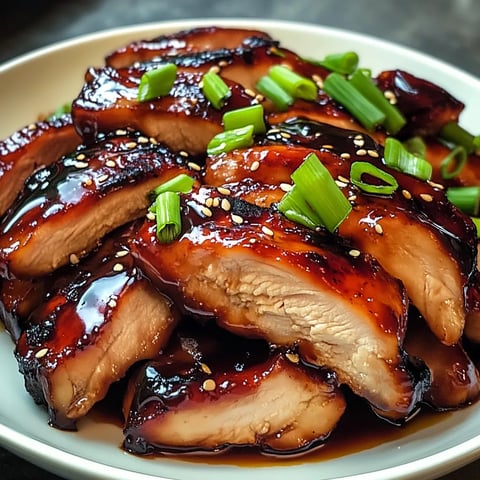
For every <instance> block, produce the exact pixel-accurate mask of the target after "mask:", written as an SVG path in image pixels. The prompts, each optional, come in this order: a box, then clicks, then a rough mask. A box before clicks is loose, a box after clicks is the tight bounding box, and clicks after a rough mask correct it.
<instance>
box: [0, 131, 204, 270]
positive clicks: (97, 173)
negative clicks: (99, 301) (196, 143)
mask: <svg viewBox="0 0 480 480" xmlns="http://www.w3.org/2000/svg"><path fill="white" fill-rule="evenodd" d="M186 163H187V162H186V161H185V159H184V157H182V156H181V155H178V154H173V153H172V152H170V150H168V149H167V148H165V147H164V146H162V145H159V144H157V142H155V141H153V142H152V141H151V140H149V139H148V138H146V137H144V136H142V135H140V134H137V133H126V132H125V131H123V132H117V133H116V134H112V135H107V136H106V137H103V138H101V139H99V141H98V142H97V143H96V144H95V145H93V146H91V147H88V148H87V147H82V148H80V149H78V150H76V151H75V152H73V153H72V154H70V155H67V156H65V157H63V158H62V159H61V160H59V161H57V162H55V163H54V164H52V165H50V166H48V167H44V168H42V169H39V170H37V171H36V172H35V174H34V175H32V176H31V177H30V178H29V179H28V180H27V181H26V188H25V190H24V191H23V193H22V195H21V196H20V197H19V198H18V199H17V202H16V203H15V204H14V206H12V208H11V209H10V211H9V214H8V215H7V216H5V217H4V219H3V222H2V223H1V224H0V263H1V264H2V268H3V269H5V270H6V271H8V275H9V276H15V277H32V276H41V275H45V274H48V273H49V272H52V271H53V270H55V269H57V268H59V267H61V266H63V265H65V264H67V263H68V262H70V263H77V262H78V260H79V259H80V258H81V257H82V256H84V255H85V254H86V253H87V252H88V251H90V250H92V249H94V248H95V247H96V245H97V244H98V242H99V241H100V240H101V238H102V237H103V236H105V235H106V234H107V233H109V232H110V231H113V230H114V229H115V228H117V227H119V226H121V225H123V224H126V223H128V222H129V221H131V220H133V219H135V218H138V217H140V216H142V215H144V214H145V212H146V208H147V207H148V205H149V204H150V199H149V192H150V191H151V190H152V189H153V188H154V187H156V186H157V185H159V184H160V183H162V182H164V181H166V180H168V179H170V178H171V177H173V176H176V175H177V174H179V173H182V172H188V173H190V174H192V175H194V174H195V172H194V171H193V172H191V171H190V170H189V169H188V168H187V167H186Z"/></svg>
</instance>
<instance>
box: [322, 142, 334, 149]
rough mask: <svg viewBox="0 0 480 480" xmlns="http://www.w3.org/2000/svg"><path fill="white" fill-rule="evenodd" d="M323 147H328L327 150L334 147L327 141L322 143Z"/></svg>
mask: <svg viewBox="0 0 480 480" xmlns="http://www.w3.org/2000/svg"><path fill="white" fill-rule="evenodd" d="M322 148H326V149H327V150H331V149H332V148H333V145H330V144H329V143H327V144H326V145H322Z"/></svg>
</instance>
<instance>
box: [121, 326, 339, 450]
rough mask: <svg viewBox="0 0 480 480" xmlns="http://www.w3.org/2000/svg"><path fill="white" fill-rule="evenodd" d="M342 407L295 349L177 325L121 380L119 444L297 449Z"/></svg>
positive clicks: (315, 438)
mask: <svg viewBox="0 0 480 480" xmlns="http://www.w3.org/2000/svg"><path fill="white" fill-rule="evenodd" d="M287 392H288V393H287ZM344 410H345V400H344V398H343V395H342V393H341V391H340V389H339V388H338V387H337V386H336V385H335V381H334V379H333V378H332V376H331V375H330V376H329V375H328V374H327V373H326V372H322V371H321V370H319V369H314V368H309V367H306V366H304V365H302V364H301V363H299V359H298V355H296V354H295V353H285V352H281V351H279V350H274V349H272V348H271V347H270V346H269V345H268V344H267V343H265V342H263V341H261V340H249V339H244V338H241V337H237V336H235V335H232V334H229V333H227V332H226V331H224V330H223V331H222V330H221V329H218V328H216V329H215V328H211V326H209V325H202V326H201V327H200V328H198V327H197V328H195V327H193V328H192V326H190V327H183V328H181V330H180V331H178V332H177V333H176V334H174V335H173V336H172V338H171V340H170V344H169V346H168V348H167V350H166V351H165V352H163V353H162V355H161V356H160V358H159V359H158V360H156V361H151V362H148V363H146V364H145V365H143V366H141V368H140V369H139V370H138V372H136V373H135V374H134V375H133V376H132V378H131V380H130V382H129V386H128V389H127V394H126V396H125V401H124V416H125V419H126V422H125V428H124V433H125V440H124V448H125V449H126V450H127V451H129V452H132V453H140V454H148V453H152V452H158V451H160V452H165V451H166V452H175V453H179V452H180V453H185V452H192V451H193V452H202V451H214V452H218V451H221V450H224V449H226V448H229V447H232V446H255V447H258V448H259V450H260V451H261V452H263V453H276V454H299V453H302V452H304V451H307V450H311V448H313V447H315V446H317V445H320V444H321V443H323V442H324V441H325V440H326V439H327V437H328V436H329V434H330V432H331V431H332V430H333V429H334V427H335V426H336V424H337V422H338V421H339V419H340V418H341V416H342V414H343V412H344Z"/></svg>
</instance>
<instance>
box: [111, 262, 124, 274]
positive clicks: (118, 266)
mask: <svg viewBox="0 0 480 480" xmlns="http://www.w3.org/2000/svg"><path fill="white" fill-rule="evenodd" d="M112 270H113V271H114V272H121V271H122V270H123V265H122V264H121V263H116V264H115V265H114V266H113V268H112Z"/></svg>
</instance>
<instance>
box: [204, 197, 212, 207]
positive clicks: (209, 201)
mask: <svg viewBox="0 0 480 480" xmlns="http://www.w3.org/2000/svg"><path fill="white" fill-rule="evenodd" d="M205 205H206V206H207V207H208V208H210V207H211V206H212V205H213V198H212V197H208V198H207V199H206V200H205Z"/></svg>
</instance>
